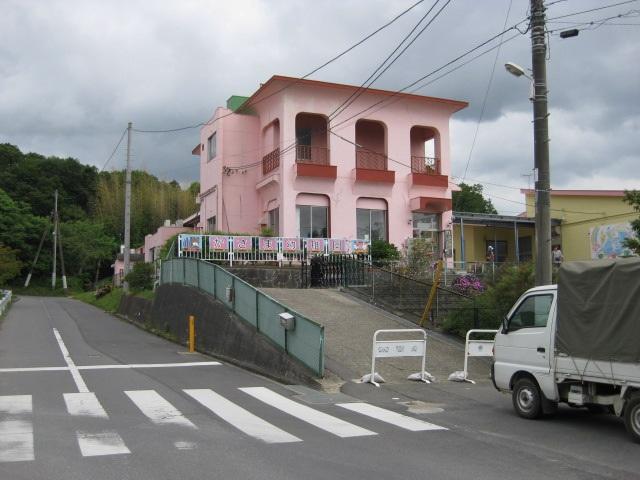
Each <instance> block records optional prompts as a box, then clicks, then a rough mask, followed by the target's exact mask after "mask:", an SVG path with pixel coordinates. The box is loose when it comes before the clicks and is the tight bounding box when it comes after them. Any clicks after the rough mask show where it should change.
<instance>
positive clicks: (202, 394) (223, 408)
mask: <svg viewBox="0 0 640 480" xmlns="http://www.w3.org/2000/svg"><path fill="white" fill-rule="evenodd" d="M184 393H186V394H187V395H189V396H190V397H192V398H194V399H195V400H197V401H198V402H200V403H201V404H202V405H203V406H205V407H207V408H208V409H209V410H211V411H212V412H213V413H215V414H216V415H218V416H219V417H220V418H222V419H223V420H224V421H225V422H228V423H230V424H231V425H233V426H234V427H235V428H237V429H238V430H240V431H241V432H244V433H246V434H247V435H249V436H251V437H254V438H257V439H259V440H262V441H264V442H266V443H288V442H301V441H302V440H301V439H299V438H298V437H295V436H293V435H291V434H290V433H287V432H285V431H284V430H281V429H279V428H278V427H276V426H275V425H272V424H270V423H269V422H266V421H265V420H262V419H261V418H260V417H257V416H255V415H254V414H253V413H251V412H249V411H247V410H245V409H244V408H242V407H240V406H238V405H236V404H235V403H233V402H231V401H229V400H227V399H226V398H224V397H222V396H221V395H218V394H217V393H215V392H214V391H213V390H209V389H189V390H184Z"/></svg>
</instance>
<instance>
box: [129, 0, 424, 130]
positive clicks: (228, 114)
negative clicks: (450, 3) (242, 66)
mask: <svg viewBox="0 0 640 480" xmlns="http://www.w3.org/2000/svg"><path fill="white" fill-rule="evenodd" d="M423 2H424V0H418V1H417V2H416V3H414V4H412V5H410V6H409V7H408V8H406V9H405V10H403V11H402V12H400V13H399V14H398V15H396V16H395V17H393V18H392V19H391V20H389V21H388V22H387V23H385V24H384V25H382V26H380V27H378V28H377V29H376V30H374V31H373V32H371V33H370V34H369V35H367V36H365V37H364V38H362V39H361V40H359V41H358V42H356V43H354V44H353V45H351V46H350V47H348V48H347V49H346V50H343V51H342V52H340V53H339V54H338V55H336V56H334V57H333V58H331V59H329V60H327V61H326V62H325V63H323V64H322V65H320V66H318V67H316V68H314V69H313V70H311V71H310V72H309V73H307V74H306V75H304V76H302V77H300V78H297V79H296V80H295V81H293V82H290V83H289V84H287V85H285V86H284V87H282V88H281V89H279V90H276V91H275V92H272V93H270V94H269V95H266V96H264V97H262V98H260V99H258V100H256V101H254V102H250V103H248V104H247V105H243V106H242V108H250V107H252V106H254V105H257V104H258V103H260V102H263V101H265V100H267V99H268V98H271V97H272V96H274V95H277V94H278V93H280V92H282V91H283V90H286V89H287V88H290V87H292V86H294V85H296V84H297V83H298V82H300V81H301V80H304V79H306V78H308V77H310V76H311V75H313V74H314V73H316V72H318V71H320V70H322V69H323V68H325V67H326V66H327V65H329V64H331V63H333V62H335V61H336V60H338V59H340V58H341V57H343V56H344V55H346V54H347V53H349V52H351V51H352V50H353V49H354V48H356V47H359V46H360V45H362V44H363V43H364V42H366V41H367V40H369V39H370V38H371V37H373V36H375V35H376V34H378V33H380V32H381V31H382V30H384V29H385V28H387V27H389V26H391V25H392V24H393V23H395V22H396V21H397V20H399V19H400V18H401V17H403V16H404V15H406V14H407V13H409V12H410V11H411V10H413V9H414V8H415V7H417V6H418V5H420V4H421V3H423ZM234 113H235V112H229V113H226V114H224V115H221V116H219V117H214V118H212V119H211V120H209V121H207V122H200V123H196V124H194V125H187V126H184V127H177V128H169V129H163V130H139V129H134V130H135V131H136V132H139V133H172V132H180V131H183V130H190V129H194V128H199V127H204V126H207V125H212V124H213V123H215V122H217V121H218V120H221V119H223V118H225V117H228V116H230V115H233V114H234Z"/></svg>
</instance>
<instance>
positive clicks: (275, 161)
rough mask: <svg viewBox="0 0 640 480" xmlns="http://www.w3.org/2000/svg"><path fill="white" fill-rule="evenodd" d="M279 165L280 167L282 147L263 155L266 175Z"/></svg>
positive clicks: (263, 172)
mask: <svg viewBox="0 0 640 480" xmlns="http://www.w3.org/2000/svg"><path fill="white" fill-rule="evenodd" d="M278 167H280V147H278V148H276V149H275V150H274V151H273V152H271V153H267V154H266V155H265V156H264V157H262V174H263V175H266V174H267V173H269V172H271V171H273V170H276V169H277V168H278Z"/></svg>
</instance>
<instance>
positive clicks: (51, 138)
mask: <svg viewBox="0 0 640 480" xmlns="http://www.w3.org/2000/svg"><path fill="white" fill-rule="evenodd" d="M620 1H621V0H599V1H596V0H593V1H591V0H564V1H555V0H548V1H547V4H548V5H549V7H548V11H547V16H548V18H549V24H548V28H549V30H552V31H556V32H555V33H553V32H552V33H551V35H550V58H549V62H548V79H549V89H550V94H549V105H550V112H551V116H550V137H551V144H550V145H551V185H552V188H555V189H565V188H567V189H569V188H588V189H624V188H640V145H639V144H640V62H639V59H640V16H639V15H638V13H639V12H640V2H639V1H635V2H631V3H626V4H623V5H618V6H615V7H612V8H607V9H602V10H598V11H593V12H589V13H585V14H582V15H577V16H570V17H566V18H562V19H557V20H555V21H554V20H553V17H559V16H563V15H567V14H570V13H573V12H578V11H583V10H587V9H590V8H597V7H602V6H605V5H610V4H614V3H619V2H620ZM414 2H415V0H409V1H407V0H402V1H401V0H397V1H396V0H393V1H392V0H336V1H329V0H327V1H320V0H314V1H310V0H309V1H302V0H300V1H285V0H282V1H279V0H271V1H260V0H246V1H245V0H234V1H233V2H231V1H214V0H174V1H159V0H154V1H150V0H147V1H135V0H126V1H116V0H113V1H107V0H101V1H98V0H79V1H73V0H40V1H36V0H0V12H1V15H0V142H1V143H4V142H9V143H12V144H15V145H18V146H19V147H20V149H21V150H22V151H24V152H28V151H35V152H39V153H42V154H45V155H58V156H63V157H66V156H72V157H75V158H77V159H79V160H80V161H81V162H82V163H86V164H92V165H96V166H98V167H101V166H102V165H103V164H104V162H105V160H106V159H107V158H108V157H109V154H110V153H111V151H112V150H113V148H114V146H115V144H116V142H117V141H118V139H119V138H120V135H121V133H122V132H123V129H124V128H125V127H126V125H127V122H128V121H132V122H133V123H134V127H137V128H140V129H165V128H173V127H181V126H184V125H192V124H195V123H198V122H201V121H206V120H207V119H208V118H210V116H211V113H212V112H213V109H214V108H215V107H216V106H218V105H224V103H225V101H226V99H227V98H228V97H229V96H230V95H233V94H237V95H249V94H251V93H252V92H253V91H255V90H256V88H257V87H258V85H259V83H260V82H264V81H266V80H267V79H268V78H269V77H271V75H273V74H281V75H289V76H302V75H305V74H306V73H308V72H309V71H311V70H313V69H314V68H315V67H316V66H319V65H321V64H322V63H324V62H325V61H326V60H328V59H329V58H331V57H333V56H334V55H336V54H337V53H339V52H340V51H342V50H344V49H345V48H346V47H348V46H350V45H351V44H353V43H355V42H356V41H358V40H360V39H361V38H363V37H364V36H365V35H367V34H368V33H371V32H372V31H374V30H375V29H376V28H378V27H379V26H381V25H382V24H384V23H386V22H387V21H388V20H390V19H391V18H393V17H394V16H395V15H397V14H398V13H400V12H401V11H403V10H404V9H405V8H407V7H408V6H409V5H411V4H413V3H414ZM432 3H433V0H426V1H424V2H423V3H422V4H421V5H419V6H418V7H416V8H415V9H413V10H412V11H411V12H410V13H409V14H407V15H405V16H404V17H402V18H401V19H400V20H399V21H397V22H396V23H394V24H393V25H392V26H391V27H389V28H387V29H386V30H384V31H382V32H381V33H379V34H378V35H377V36H375V37H373V38H372V39H371V40H369V41H368V42H366V43H364V44H363V45H362V46H360V47H358V48H357V49H356V50H354V51H353V52H351V53H350V54H348V55H346V56H345V57H343V58H341V59H340V60H339V61H337V62H335V63H333V64H331V65H330V66H329V67H327V68H325V69H323V70H321V71H319V72H318V73H316V74H315V75H314V76H313V77H311V78H313V79H318V80H325V81H331V82H343V83H350V84H360V83H362V82H363V81H364V80H365V79H366V78H367V77H368V76H369V74H370V73H371V71H372V70H373V69H374V68H375V67H376V66H377V65H378V63H380V62H381V61H382V59H383V58H385V57H386V56H387V54H388V53H390V52H391V50H393V48H394V47H395V46H396V44H397V43H398V42H399V41H400V39H401V38H402V37H403V36H404V35H405V34H406V33H407V32H408V31H409V30H410V29H411V28H412V27H413V25H414V24H415V23H416V22H417V21H418V19H419V18H420V17H421V16H422V15H424V13H425V12H426V10H427V9H428V8H429V7H430V6H431V4H432ZM444 3H445V1H444V0H442V1H441V2H440V5H443V4H444ZM528 4H529V1H528V0H512V1H510V0H483V1H477V0H452V1H451V2H450V4H449V5H448V6H447V7H446V8H445V10H444V11H443V12H442V14H441V15H440V16H439V17H438V18H437V20H436V21H435V22H434V23H433V25H432V26H431V27H429V28H428V29H427V30H426V31H425V32H424V34H423V35H422V36H421V37H420V38H419V39H418V40H417V41H416V42H415V43H414V44H413V46H412V47H411V48H409V50H407V52H406V53H405V54H404V55H403V56H402V57H401V58H400V60H398V62H396V63H395V64H394V66H393V67H391V69H389V71H388V72H387V73H385V74H384V75H383V76H382V77H381V78H380V79H379V80H378V81H377V82H376V83H375V84H374V86H375V87H378V88H384V89H389V90H397V89H400V88H402V87H404V86H405V85H407V84H409V83H411V82H413V81H414V80H416V79H417V78H419V77H421V76H423V75H425V74H427V73H429V72H430V71H432V70H434V69H436V68H438V67H439V66H441V65H442V64H444V63H446V62H448V61H450V60H452V59H453V58H455V57H456V56H458V55H460V54H461V53H464V52H465V51H467V50H468V49H470V48H472V47H473V46H475V45H477V44H479V43H481V42H483V41H485V40H487V39H488V38H490V37H491V36H493V35H495V34H496V33H498V32H500V31H502V30H503V25H505V23H506V25H507V26H512V25H514V24H516V23H518V22H520V21H522V20H524V19H525V18H526V16H527V10H528V8H527V7H528ZM509 9H510V11H509V15H508V19H506V16H507V11H508V10H509ZM619 14H622V15H624V16H623V17H621V18H615V19H611V20H609V21H607V22H606V23H604V24H602V25H601V26H598V24H594V25H584V26H583V28H585V29H584V30H581V32H580V35H579V36H578V37H575V38H569V39H560V37H559V36H558V35H557V32H558V31H560V30H562V29H564V28H570V27H571V25H570V24H569V23H555V22H576V23H577V22H591V21H599V20H601V19H605V18H607V17H612V16H615V15H619ZM524 27H526V23H523V24H521V28H524ZM595 27H598V28H595ZM510 35H513V31H512V32H510V33H509V36H510ZM480 51H481V50H480ZM495 53H496V51H495V50H494V51H493V52H490V53H488V54H486V55H484V56H482V57H481V58H479V59H477V60H475V61H473V62H471V63H470V64H469V65H467V66H464V67H462V68H461V69H459V70H457V71H455V72H454V73H452V74H450V75H448V76H446V77H444V78H442V79H440V80H438V81H436V82H434V83H432V84H430V85H428V86H426V87H425V88H423V89H421V90H420V91H418V92H417V93H421V94H425V95H431V96H442V97H447V98H454V99H460V100H466V101H468V102H469V103H470V106H469V108H467V109H465V110H463V111H461V112H459V113H458V114H456V115H455V117H454V120H453V121H452V130H451V135H452V138H451V143H452V152H451V153H452V168H453V175H454V176H455V177H454V179H455V180H456V181H460V180H461V177H463V176H465V170H466V176H465V181H466V182H468V183H481V184H483V186H484V189H485V192H486V193H487V195H488V196H489V197H490V198H491V200H492V201H493V203H494V205H496V207H497V208H498V210H499V212H500V213H504V214H517V213H519V212H521V211H523V210H524V208H525V207H524V205H523V202H524V199H523V196H522V195H521V194H520V193H519V190H518V189H519V188H523V187H524V188H526V187H527V186H528V182H529V179H530V177H528V176H527V175H529V174H531V170H532V167H533V146H532V143H533V142H532V138H533V130H532V125H531V120H532V113H531V104H530V102H529V100H528V96H529V82H528V81H527V80H526V79H524V78H515V77H513V76H511V75H509V74H507V73H506V72H505V70H504V67H503V65H504V63H505V62H507V61H511V62H515V63H518V64H520V65H522V66H524V67H529V66H530V65H531V54H530V38H529V36H528V35H518V36H517V38H515V39H513V40H511V41H510V42H508V43H505V44H504V45H503V46H502V47H501V48H500V50H499V55H498V57H497V61H496V54H495ZM494 61H496V63H497V67H496V69H495V72H494V75H493V81H492V84H491V88H490V90H489V94H488V96H487V99H486V106H485V109H484V115H483V118H482V121H481V122H480V123H479V130H478V134H477V139H476V142H475V148H474V149H473V154H472V155H471V156H470V155H469V153H470V150H471V146H472V143H473V138H474V134H475V131H476V128H477V126H478V121H479V118H480V113H481V106H482V104H483V100H484V98H485V92H486V91H487V86H488V83H489V79H490V77H491V72H492V67H493V65H494ZM198 138H199V137H198V130H187V131H184V132H180V133H171V134H135V136H134V143H133V145H134V148H133V152H134V162H135V163H134V167H135V168H144V169H146V170H148V171H150V172H151V173H154V174H156V175H157V176H159V177H160V178H163V179H167V180H170V179H176V180H178V181H180V182H191V181H194V180H197V179H198V159H197V157H194V156H192V155H191V149H192V148H193V146H194V145H195V144H197V143H198ZM467 162H469V163H468V168H467ZM123 166H124V149H123V148H122V147H121V148H120V149H119V150H118V152H117V153H116V155H115V156H114V158H113V160H112V161H111V163H110V164H109V166H108V167H107V169H111V168H123Z"/></svg>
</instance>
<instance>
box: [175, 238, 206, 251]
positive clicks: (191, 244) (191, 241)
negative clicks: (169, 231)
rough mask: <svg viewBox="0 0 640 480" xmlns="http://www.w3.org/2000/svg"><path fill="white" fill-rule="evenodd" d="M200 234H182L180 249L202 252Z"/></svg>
mask: <svg viewBox="0 0 640 480" xmlns="http://www.w3.org/2000/svg"><path fill="white" fill-rule="evenodd" d="M200 240H201V237H200V235H180V250H182V251H183V252H193V253H199V252H200Z"/></svg>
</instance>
